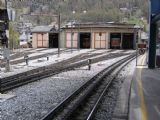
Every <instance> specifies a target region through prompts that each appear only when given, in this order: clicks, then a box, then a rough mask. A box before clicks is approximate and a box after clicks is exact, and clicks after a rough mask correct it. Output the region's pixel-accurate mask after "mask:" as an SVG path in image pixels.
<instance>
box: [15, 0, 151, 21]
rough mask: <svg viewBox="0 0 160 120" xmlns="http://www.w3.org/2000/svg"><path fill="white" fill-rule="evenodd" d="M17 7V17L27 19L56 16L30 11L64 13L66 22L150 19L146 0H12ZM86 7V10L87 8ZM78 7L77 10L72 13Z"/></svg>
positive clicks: (43, 18) (63, 16)
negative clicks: (21, 16) (34, 14)
mask: <svg viewBox="0 0 160 120" xmlns="http://www.w3.org/2000/svg"><path fill="white" fill-rule="evenodd" d="M12 1H13V3H12V6H13V7H14V8H16V10H17V20H19V16H20V15H22V14H28V15H26V16H25V15H24V18H25V19H24V20H28V21H30V22H34V23H36V24H49V23H50V22H52V21H54V20H56V19H55V18H53V17H46V16H43V17H42V16H41V17H40V16H34V17H33V16H30V14H33V13H38V14H42V13H43V14H48V13H50V14H57V13H58V11H59V12H60V13H61V19H62V22H65V21H70V20H77V21H82V22H111V21H112V22H122V21H123V22H124V21H125V22H130V21H131V22H136V21H137V20H135V19H139V20H141V19H143V20H145V19H147V16H148V3H147V1H146V0H12ZM84 10H85V11H86V13H85V14H84V13H83V11H84ZM72 11H75V14H73V13H72Z"/></svg>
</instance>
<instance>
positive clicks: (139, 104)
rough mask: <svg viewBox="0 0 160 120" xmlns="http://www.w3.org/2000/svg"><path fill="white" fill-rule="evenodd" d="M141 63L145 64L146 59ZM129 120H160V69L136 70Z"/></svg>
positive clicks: (141, 68)
mask: <svg viewBox="0 0 160 120" xmlns="http://www.w3.org/2000/svg"><path fill="white" fill-rule="evenodd" d="M141 63H142V65H143V64H144V63H145V58H143V59H142V62H141ZM129 120H160V69H153V70H151V69H148V68H147V67H146V66H139V67H137V68H136V70H135V75H134V77H133V80H132V86H131V98H130V110H129Z"/></svg>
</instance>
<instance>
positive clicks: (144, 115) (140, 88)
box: [138, 56, 148, 120]
mask: <svg viewBox="0 0 160 120" xmlns="http://www.w3.org/2000/svg"><path fill="white" fill-rule="evenodd" d="M144 58H145V56H144V57H143V58H142V62H141V65H143V64H144V61H145V59H144ZM142 71H143V68H140V70H139V74H138V93H139V96H140V110H141V113H142V120H148V117H147V110H146V106H145V100H144V95H143V85H142V75H141V74H142Z"/></svg>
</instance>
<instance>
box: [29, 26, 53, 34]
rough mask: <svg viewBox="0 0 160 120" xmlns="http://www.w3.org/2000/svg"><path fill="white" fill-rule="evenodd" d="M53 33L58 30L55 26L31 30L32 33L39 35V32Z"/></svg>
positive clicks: (37, 27) (38, 27)
mask: <svg viewBox="0 0 160 120" xmlns="http://www.w3.org/2000/svg"><path fill="white" fill-rule="evenodd" d="M51 31H56V29H55V28H54V27H53V26H36V27H34V28H33V29H32V30H31V32H32V33H37V32H46V33H47V32H51Z"/></svg>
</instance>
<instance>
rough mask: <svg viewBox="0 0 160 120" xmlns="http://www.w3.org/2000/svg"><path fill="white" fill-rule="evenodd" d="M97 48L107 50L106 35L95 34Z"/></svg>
mask: <svg viewBox="0 0 160 120" xmlns="http://www.w3.org/2000/svg"><path fill="white" fill-rule="evenodd" d="M94 38H95V48H106V33H102V32H100V33H94Z"/></svg>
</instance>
